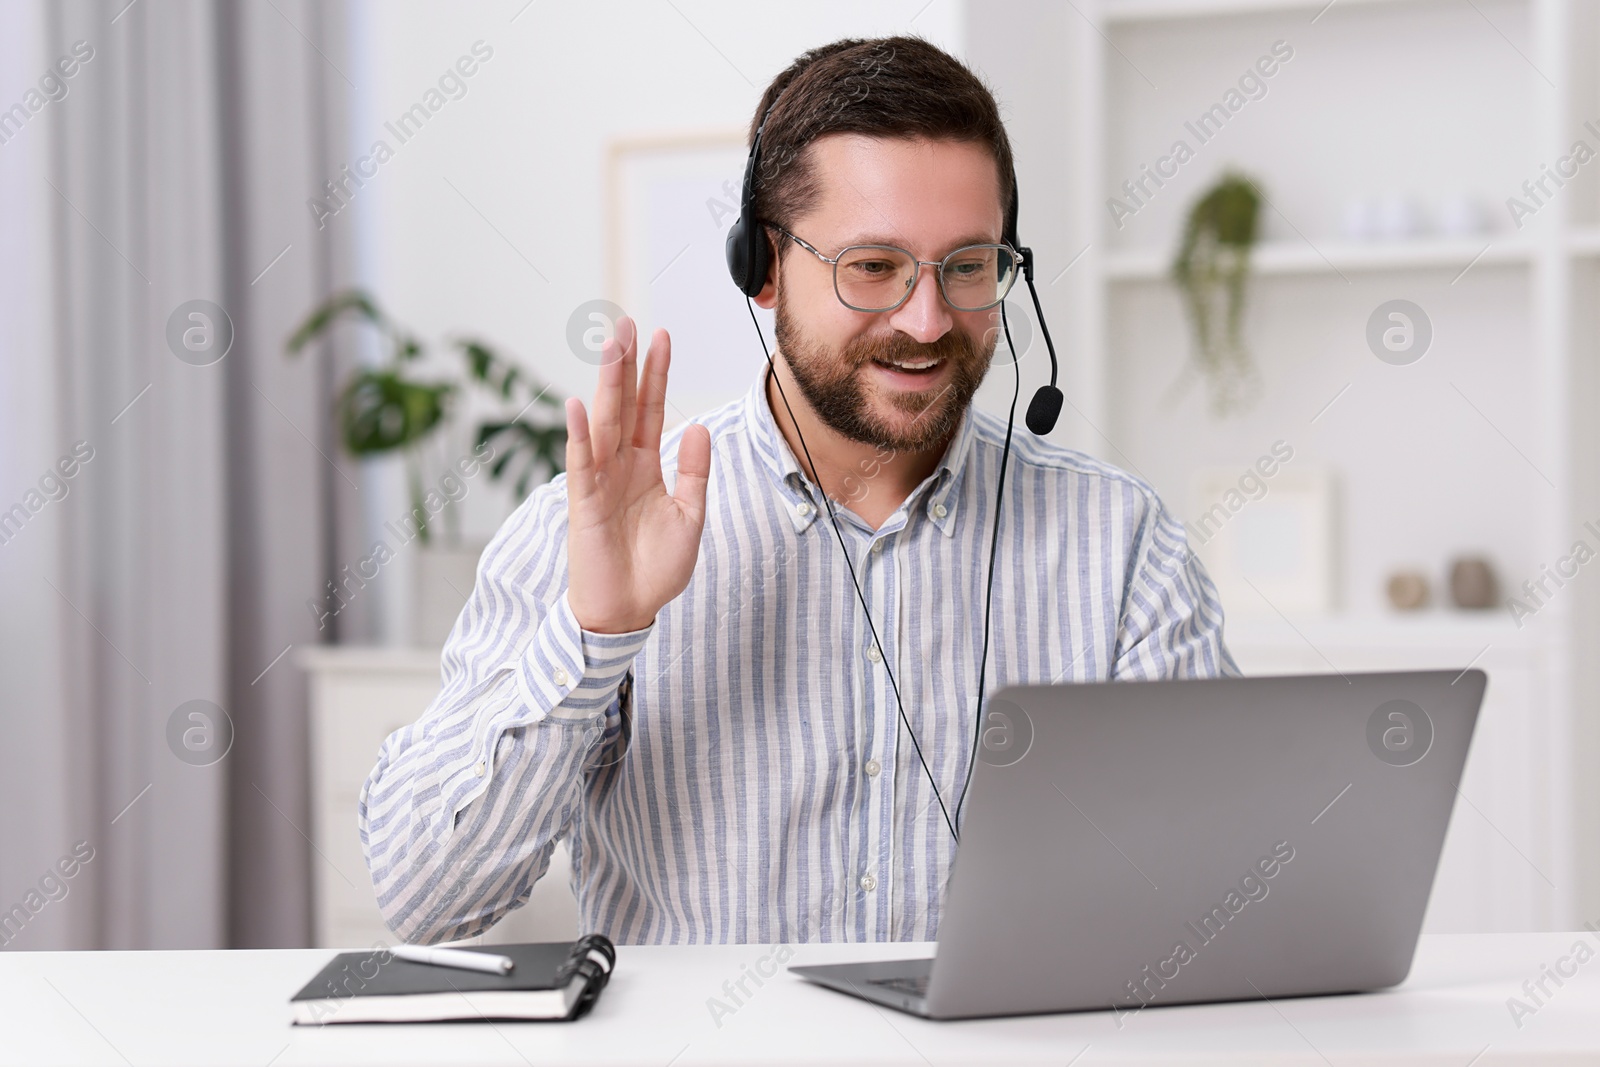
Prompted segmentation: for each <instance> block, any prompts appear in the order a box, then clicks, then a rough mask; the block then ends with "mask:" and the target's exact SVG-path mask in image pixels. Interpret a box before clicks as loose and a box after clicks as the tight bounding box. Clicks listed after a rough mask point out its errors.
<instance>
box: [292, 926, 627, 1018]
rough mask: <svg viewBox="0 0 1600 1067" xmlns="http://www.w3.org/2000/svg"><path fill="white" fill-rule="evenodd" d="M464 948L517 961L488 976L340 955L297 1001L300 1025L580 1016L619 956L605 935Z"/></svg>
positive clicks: (379, 954) (375, 956) (382, 955)
mask: <svg viewBox="0 0 1600 1067" xmlns="http://www.w3.org/2000/svg"><path fill="white" fill-rule="evenodd" d="M465 951H468V952H484V953H488V954H490V955H497V956H509V957H511V959H512V960H513V961H514V962H515V963H516V966H515V968H513V969H512V971H511V973H510V974H505V975H500V974H484V973H480V972H478V971H464V970H460V969H458V968H454V967H437V966H433V965H431V964H426V963H413V962H411V961H410V960H402V959H399V958H397V957H396V956H394V955H393V954H391V953H389V952H385V951H382V950H378V951H374V952H341V953H339V955H338V956H336V957H334V959H333V961H332V962H331V963H329V964H328V965H327V966H326V967H324V968H323V969H322V970H321V971H320V972H319V973H318V974H317V976H316V977H315V978H313V979H311V981H310V982H307V983H306V986H305V988H304V989H302V990H300V992H298V993H296V994H295V995H294V996H293V997H292V998H290V1001H289V1004H290V1007H291V1008H292V1009H293V1012H294V1022H295V1024H296V1025H300V1026H321V1025H326V1024H328V1023H411V1022H444V1021H449V1020H504V1019H513V1020H538V1019H552V1020H553V1019H576V1018H578V1017H579V1016H581V1015H583V1014H584V1013H585V1012H587V1011H588V1010H589V1008H590V1007H592V1006H593V1004H594V1002H595V999H596V998H597V997H599V996H600V991H601V990H602V989H604V988H605V986H606V983H607V982H608V981H610V980H611V969H612V968H613V967H614V966H615V965H616V959H617V953H616V949H615V947H613V945H612V944H611V941H610V940H609V939H608V938H607V937H605V935H603V934H590V935H589V936H587V937H582V938H579V939H578V940H577V941H553V942H545V943H539V944H520V945H484V946H474V947H470V948H467V949H466V950H465Z"/></svg>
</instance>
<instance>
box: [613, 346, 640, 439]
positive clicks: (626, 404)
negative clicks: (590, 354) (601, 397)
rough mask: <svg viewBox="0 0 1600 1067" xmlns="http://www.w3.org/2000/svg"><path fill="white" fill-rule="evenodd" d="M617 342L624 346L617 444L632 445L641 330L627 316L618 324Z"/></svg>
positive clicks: (636, 412)
mask: <svg viewBox="0 0 1600 1067" xmlns="http://www.w3.org/2000/svg"><path fill="white" fill-rule="evenodd" d="M624 323H625V324H626V325H624ZM617 342H618V343H619V344H620V345H622V400H621V405H622V406H621V409H620V414H621V416H622V425H621V427H620V428H619V431H618V434H617V443H618V444H619V445H631V444H632V443H633V424H634V422H635V420H636V419H637V418H638V414H639V413H638V410H637V405H638V392H639V328H638V326H637V325H636V324H635V323H634V321H633V319H631V318H629V317H628V316H626V315H624V316H623V317H622V319H621V321H619V322H618V323H617Z"/></svg>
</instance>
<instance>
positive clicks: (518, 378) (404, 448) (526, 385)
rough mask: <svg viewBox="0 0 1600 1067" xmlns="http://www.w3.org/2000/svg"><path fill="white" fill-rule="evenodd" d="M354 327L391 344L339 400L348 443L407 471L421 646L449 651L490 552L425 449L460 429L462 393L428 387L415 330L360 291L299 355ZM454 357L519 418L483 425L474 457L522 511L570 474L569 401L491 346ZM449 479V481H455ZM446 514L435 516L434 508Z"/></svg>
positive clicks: (313, 329) (358, 452)
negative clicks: (347, 324) (351, 323)
mask: <svg viewBox="0 0 1600 1067" xmlns="http://www.w3.org/2000/svg"><path fill="white" fill-rule="evenodd" d="M349 317H354V318H356V319H358V320H359V321H361V322H364V323H366V324H368V325H369V326H371V327H372V328H373V329H375V330H376V331H377V332H378V334H379V335H380V336H381V337H382V338H383V340H384V342H385V345H386V349H387V358H386V359H385V360H384V361H383V362H381V363H379V364H376V365H372V366H363V367H359V368H357V369H356V370H354V371H353V372H352V373H351V374H350V377H349V379H348V380H347V381H346V382H345V383H344V385H343V386H342V387H341V388H340V390H339V395H338V397H337V398H336V400H335V402H334V417H335V420H336V422H337V424H338V430H339V439H340V441H341V442H342V444H343V445H344V448H345V450H346V451H347V452H349V453H350V454H351V455H352V456H356V457H359V458H373V457H379V456H385V455H391V454H393V455H397V456H399V458H401V460H402V461H403V462H404V464H405V472H406V486H407V490H408V494H409V497H410V503H411V510H410V514H409V516H408V519H407V523H408V524H409V525H410V527H411V529H412V530H413V531H414V536H415V538H416V540H417V542H418V543H419V544H420V545H421V546H422V547H423V549H424V551H422V552H421V553H420V554H419V557H418V564H417V571H416V577H417V589H416V594H417V595H416V603H415V609H416V620H415V624H414V626H413V637H414V639H415V640H417V641H418V642H419V643H422V644H428V645H433V644H438V643H442V641H443V640H444V637H445V636H446V635H447V634H448V632H449V627H450V625H451V624H452V623H453V622H454V621H455V617H456V615H457V614H458V613H459V612H460V609H461V604H462V602H463V600H464V598H465V595H466V592H467V590H469V589H470V588H471V586H472V582H473V580H474V578H475V571H476V568H477V562H478V557H479V555H481V554H482V551H483V545H482V544H473V545H468V544H464V543H463V542H462V539H461V530H460V518H459V515H458V513H457V511H456V509H455V508H454V507H452V506H451V503H450V501H449V500H447V499H445V498H444V497H442V496H440V494H439V493H438V492H436V491H433V490H429V489H427V488H426V486H427V485H428V484H429V481H430V478H429V475H430V472H429V471H427V470H426V469H425V468H426V467H427V465H428V464H427V458H426V454H425V452H424V449H423V446H424V444H426V443H427V442H428V441H429V440H430V439H432V438H433V437H434V436H435V435H437V434H438V433H440V431H441V430H442V429H443V428H444V427H445V426H447V425H449V424H450V422H451V420H452V417H453V415H454V414H455V408H456V405H457V403H458V402H459V400H460V395H461V388H460V385H459V384H458V383H457V382H456V381H452V380H426V379H421V378H418V377H416V376H415V368H416V366H417V365H418V362H419V361H420V360H422V359H423V358H424V357H425V356H426V354H427V352H426V348H425V347H424V345H423V344H422V342H420V341H419V340H417V338H416V337H415V336H414V335H413V334H412V333H411V332H410V331H408V330H406V329H404V328H403V327H401V326H400V325H398V324H397V323H396V322H395V321H394V320H393V319H391V318H390V317H389V316H388V315H387V314H386V313H385V312H384V311H383V309H382V308H381V307H380V306H379V304H378V302H377V301H376V300H375V299H373V297H372V296H371V295H370V294H368V293H366V292H363V291H362V290H359V289H349V290H345V291H343V292H339V293H335V294H334V295H333V296H330V297H329V298H328V299H327V300H324V301H323V302H322V303H320V304H318V305H317V306H316V307H314V308H312V309H311V311H310V312H308V313H307V315H306V317H305V319H304V320H303V321H302V322H301V323H300V325H299V326H298V327H297V328H296V329H295V331H294V333H293V334H291V335H290V337H289V340H288V342H287V346H286V347H287V348H288V351H289V353H290V354H291V355H293V354H297V353H299V352H300V351H302V350H303V349H304V348H305V347H306V346H307V345H309V344H310V343H311V342H313V341H315V340H316V339H318V338H319V337H322V336H324V335H325V334H327V333H328V331H329V330H331V329H332V328H333V326H334V324H335V323H337V322H339V321H340V320H341V319H344V318H349ZM447 347H449V348H450V349H453V350H454V351H456V352H457V353H459V354H460V356H461V359H462V362H463V364H464V365H465V370H466V379H467V381H468V382H470V383H473V384H476V385H478V386H480V387H481V388H482V389H484V390H486V391H487V392H489V393H492V394H493V395H494V396H495V397H496V398H498V400H499V401H500V402H501V403H502V405H503V406H505V407H510V406H511V405H513V404H515V405H517V410H516V413H515V414H513V415H510V416H497V417H491V418H486V419H483V420H481V421H480V422H479V423H478V426H477V429H476V431H475V433H474V435H473V445H474V453H475V454H476V455H480V456H483V455H487V456H488V457H489V458H488V459H487V462H488V471H489V477H490V479H491V480H493V481H495V482H500V481H502V480H507V479H509V480H510V483H511V488H512V492H513V494H514V496H515V498H516V499H517V501H518V502H520V501H522V500H523V499H524V498H526V496H527V495H528V493H529V492H530V491H531V490H532V489H533V488H534V487H535V486H536V485H538V484H541V483H542V482H544V481H547V480H549V479H550V478H553V477H555V476H556V475H557V474H559V473H561V472H562V470H563V469H564V466H565V459H566V446H567V427H566V416H565V410H564V401H565V398H564V397H563V396H562V395H561V394H559V393H557V392H555V391H554V390H553V389H551V388H550V386H548V385H547V384H545V383H544V382H542V381H540V380H539V379H538V378H537V377H535V376H534V375H532V374H530V373H528V372H527V371H526V370H524V369H523V368H522V367H520V366H518V365H517V364H516V363H514V362H512V361H511V360H509V359H507V358H505V357H504V356H501V355H500V354H499V353H498V352H497V351H496V350H495V349H494V348H493V347H491V346H490V345H488V344H487V343H485V342H483V341H481V340H477V339H475V338H470V337H459V338H453V339H451V340H449V341H448V342H447ZM447 473H448V472H447ZM435 501H436V502H437V506H435V507H433V508H430V507H429V504H430V502H435ZM435 512H439V513H442V514H443V515H444V516H445V521H446V526H447V531H448V535H447V537H446V538H445V539H444V540H445V543H444V544H439V543H436V542H435V540H434V537H433V530H432V523H431V519H432V517H433V514H434V513H435Z"/></svg>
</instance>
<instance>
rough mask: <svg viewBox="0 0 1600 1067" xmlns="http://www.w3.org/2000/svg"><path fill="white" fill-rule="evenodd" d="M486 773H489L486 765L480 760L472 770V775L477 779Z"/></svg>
mask: <svg viewBox="0 0 1600 1067" xmlns="http://www.w3.org/2000/svg"><path fill="white" fill-rule="evenodd" d="M488 772H489V767H488V764H486V763H484V762H483V761H482V760H480V761H478V765H477V766H476V767H474V768H472V773H473V774H475V775H477V776H478V777H479V778H482V777H483V776H484V775H485V774H487V773H488Z"/></svg>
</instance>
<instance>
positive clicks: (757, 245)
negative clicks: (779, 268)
mask: <svg viewBox="0 0 1600 1067" xmlns="http://www.w3.org/2000/svg"><path fill="white" fill-rule="evenodd" d="M724 252H725V254H726V256H727V259H728V274H729V275H730V276H731V277H732V278H733V284H734V285H737V286H738V287H739V291H740V292H741V293H743V294H744V295H745V296H755V295H756V294H757V293H759V292H761V290H762V287H763V286H765V285H766V284H767V269H768V267H769V266H771V262H772V256H771V254H770V250H769V249H768V247H767V233H766V228H765V227H763V226H759V225H757V226H747V225H746V224H745V218H744V215H742V214H741V215H740V216H739V218H738V221H736V222H735V223H734V224H733V225H732V226H731V227H729V229H728V242H727V245H726V246H725V248H724Z"/></svg>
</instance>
